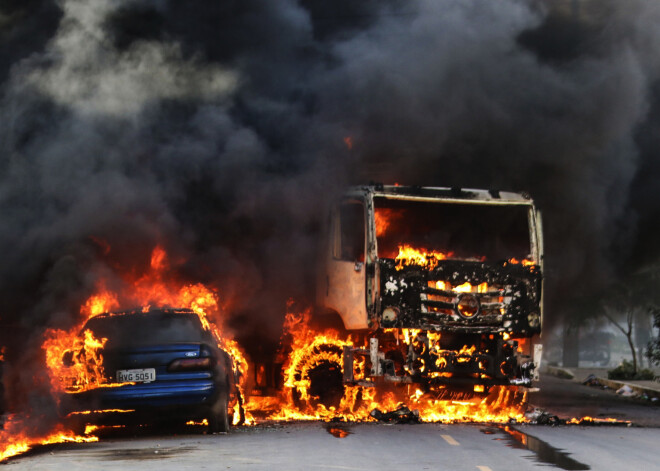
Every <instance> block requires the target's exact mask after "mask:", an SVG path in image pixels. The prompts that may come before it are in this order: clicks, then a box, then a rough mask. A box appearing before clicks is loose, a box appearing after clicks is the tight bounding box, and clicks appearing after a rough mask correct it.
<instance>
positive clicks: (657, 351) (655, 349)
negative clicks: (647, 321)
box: [646, 306, 660, 365]
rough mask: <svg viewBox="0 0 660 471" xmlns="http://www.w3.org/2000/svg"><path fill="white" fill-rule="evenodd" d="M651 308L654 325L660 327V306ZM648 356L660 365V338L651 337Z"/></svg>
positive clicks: (647, 350) (655, 363)
mask: <svg viewBox="0 0 660 471" xmlns="http://www.w3.org/2000/svg"><path fill="white" fill-rule="evenodd" d="M650 310H651V312H652V313H653V326H654V327H658V328H660V308H658V307H657V306H654V307H652V308H651V309H650ZM646 356H647V358H648V359H649V360H650V361H651V362H653V364H654V365H660V338H657V337H656V338H654V339H651V341H650V342H649V344H648V346H647V349H646Z"/></svg>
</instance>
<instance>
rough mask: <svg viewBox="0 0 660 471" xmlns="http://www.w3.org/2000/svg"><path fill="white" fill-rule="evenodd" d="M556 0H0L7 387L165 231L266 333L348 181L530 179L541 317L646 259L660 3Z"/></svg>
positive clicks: (237, 325)
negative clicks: (52, 334)
mask: <svg viewBox="0 0 660 471" xmlns="http://www.w3.org/2000/svg"><path fill="white" fill-rule="evenodd" d="M554 3H556V2H554ZM548 5H549V2H548V3H547V4H546V3H545V2H542V1H534V0H528V1H523V0H502V1H499V2H482V1H479V0H460V1H459V0H441V1H439V0H411V1H406V2H401V1H399V0H386V1H380V2H375V1H363V2H350V1H345V0H333V1H320V2H310V1H307V0H299V1H296V0H279V1H277V2H272V1H268V0H244V1H241V2H231V1H216V2H210V1H206V2H177V1H173V0H120V1H118V0H98V1H95V2H87V1H84V0H57V1H55V0H51V1H48V0H30V1H10V2H8V3H5V4H4V6H2V7H0V43H1V44H2V45H3V47H2V48H0V51H2V52H0V67H1V69H0V81H2V94H1V95H0V123H2V125H1V126H0V156H1V158H0V179H1V180H0V182H1V183H0V215H1V220H2V224H1V225H0V248H1V251H2V253H3V254H4V257H3V263H2V264H0V325H1V329H2V337H3V338H2V339H1V340H0V341H1V342H2V343H5V344H8V346H9V350H8V352H7V357H8V359H9V360H10V361H11V363H12V364H13V365H15V366H14V367H13V368H12V371H14V373H13V376H12V382H15V384H16V385H17V386H12V387H14V388H21V387H23V386H24V385H25V384H26V383H29V382H30V381H32V379H31V375H21V374H19V373H17V372H18V371H22V370H24V368H23V367H22V366H21V365H28V364H29V363H30V362H34V361H36V359H35V358H36V357H38V354H39V352H38V347H39V344H40V341H39V338H40V335H41V332H42V330H43V329H44V328H46V327H69V326H71V325H73V323H74V321H75V320H76V319H77V316H78V312H79V307H80V304H81V302H83V301H84V299H85V298H86V296H88V295H89V293H90V291H91V290H92V289H93V287H94V284H95V282H96V280H97V279H98V277H99V276H101V275H104V276H108V275H109V274H112V273H113V271H114V269H115V268H116V267H123V268H126V269H134V270H138V271H139V270H140V269H141V267H142V268H143V267H145V266H147V265H148V263H149V255H150V251H151V249H152V248H153V247H154V245H155V244H157V243H160V244H163V245H164V246H165V248H166V249H167V250H168V252H169V253H170V254H171V256H172V259H173V260H181V262H180V263H179V265H178V270H179V271H180V272H181V276H184V277H186V278H188V279H190V280H192V281H196V282H197V281H200V282H204V283H207V284H210V285H212V286H214V287H216V288H217V289H218V290H219V293H220V296H221V298H223V299H225V300H227V302H228V303H229V304H230V305H231V306H232V309H231V312H230V313H229V314H230V315H231V318H232V320H231V325H232V327H233V328H234V329H236V330H237V331H242V332H248V333H250V332H252V333H254V332H262V335H265V336H266V337H268V338H274V339H276V338H277V335H278V334H279V331H278V329H279V327H280V326H281V312H282V309H283V306H284V302H285V300H286V298H288V297H294V298H297V299H305V297H306V296H308V293H309V292H310V290H311V288H312V286H313V278H314V269H313V268H314V267H313V263H312V261H313V260H314V257H315V242H316V240H317V239H318V228H319V225H320V224H321V222H322V220H323V217H324V208H325V205H326V203H327V201H329V200H330V199H331V198H332V197H333V196H335V195H336V194H337V193H339V192H340V191H341V190H342V189H343V188H344V187H345V186H346V185H349V184H358V183H367V182H369V181H372V180H373V181H382V182H385V183H393V182H399V183H402V184H415V185H435V186H464V187H473V188H481V187H483V188H497V189H503V190H515V191H527V192H529V193H530V194H531V195H532V196H533V197H534V198H535V199H536V200H537V201H538V204H539V206H540V208H541V209H542V211H543V212H544V218H545V219H544V222H545V234H546V261H547V268H548V270H547V281H548V285H547V287H548V291H547V299H548V301H549V304H548V316H549V317H550V318H552V316H558V315H559V313H560V312H561V308H562V306H563V303H567V302H570V300H571V299H572V297H574V296H575V295H576V294H577V293H576V290H578V291H585V290H589V289H596V288H598V287H599V286H602V285H604V284H606V283H609V282H612V281H613V280H616V279H617V277H618V276H620V275H621V273H623V272H624V271H626V270H632V269H635V267H639V266H641V265H643V264H646V263H649V262H654V261H655V259H656V258H657V257H658V256H660V252H659V251H658V249H657V248H655V247H654V245H656V244H654V242H655V240H657V236H658V229H657V227H656V225H655V224H654V221H655V216H656V215H657V214H658V213H660V206H659V204H660V203H658V202H657V201H660V200H659V199H658V198H657V197H656V191H657V190H656V188H655V181H656V178H655V176H656V175H658V173H660V167H659V166H658V164H657V163H656V161H655V156H654V151H653V149H655V148H658V140H659V139H660V136H659V135H658V131H657V129H658V124H659V123H658V121H660V112H659V109H660V107H659V105H660V100H659V97H660V93H658V87H657V82H658V78H659V76H660V57H659V56H658V55H657V51H658V50H659V49H660V30H658V28H657V25H658V24H660V4H658V3H657V2H655V1H654V0H629V1H627V2H616V1H613V0H611V1H610V0H601V1H597V2H596V1H588V0H583V1H580V2H574V5H579V6H580V8H579V9H573V10H571V9H570V8H569V2H566V5H563V4H560V5H558V6H555V7H554V8H553V9H549V6H548ZM347 140H348V141H347ZM346 142H350V143H351V145H347V144H346ZM127 307H133V306H127ZM27 376H30V378H28V377H27Z"/></svg>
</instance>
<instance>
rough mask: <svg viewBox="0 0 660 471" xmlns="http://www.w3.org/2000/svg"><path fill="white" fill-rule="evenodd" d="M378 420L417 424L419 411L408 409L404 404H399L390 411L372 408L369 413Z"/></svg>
mask: <svg viewBox="0 0 660 471" xmlns="http://www.w3.org/2000/svg"><path fill="white" fill-rule="evenodd" d="M369 415H371V417H373V418H374V419H376V420H378V421H379V422H387V423H395V424H418V423H419V411H418V410H410V409H408V407H406V406H404V405H400V406H399V407H398V408H397V409H396V410H393V411H392V412H383V411H381V410H379V409H374V410H372V411H371V413H370V414H369Z"/></svg>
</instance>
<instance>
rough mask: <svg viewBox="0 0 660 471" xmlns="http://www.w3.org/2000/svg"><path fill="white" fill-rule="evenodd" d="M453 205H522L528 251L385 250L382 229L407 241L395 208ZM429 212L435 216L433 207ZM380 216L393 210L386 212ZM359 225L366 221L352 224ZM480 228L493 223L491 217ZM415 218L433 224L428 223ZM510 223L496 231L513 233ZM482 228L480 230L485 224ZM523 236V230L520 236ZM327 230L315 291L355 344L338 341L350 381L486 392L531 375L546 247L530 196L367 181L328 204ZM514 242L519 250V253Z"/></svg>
mask: <svg viewBox="0 0 660 471" xmlns="http://www.w3.org/2000/svg"><path fill="white" fill-rule="evenodd" d="M379 202H380V203H379ZM448 205H453V206H452V210H451V211H452V212H453V213H456V212H457V211H458V212H460V211H461V210H463V209H465V210H466V211H467V212H468V213H469V212H470V211H473V208H479V209H478V211H477V213H478V212H479V211H483V209H481V208H496V211H495V212H496V213H498V214H497V215H496V216H497V218H499V217H500V215H503V214H506V212H507V210H509V209H510V210H511V211H517V215H518V216H520V215H521V214H522V215H523V216H522V218H523V219H524V222H523V223H522V225H524V226H525V227H524V232H525V237H526V241H527V242H526V243H527V245H525V244H521V245H523V246H524V251H523V252H515V253H511V254H510V257H509V258H506V257H508V256H509V254H508V252H506V251H505V253H507V256H506V257H505V258H496V259H494V258H493V257H488V258H487V257H486V256H479V255H481V254H483V253H485V252H489V254H490V251H486V249H485V247H484V251H485V252H481V253H477V254H475V255H477V256H478V257H475V256H472V257H466V256H460V254H456V255H454V254H453V253H452V251H453V250H454V247H452V246H449V247H442V249H443V250H445V251H446V253H448V254H449V255H447V256H445V255H442V256H437V255H433V254H431V255H428V254H429V252H425V257H423V258H419V256H417V259H416V261H415V259H414V258H415V257H413V259H406V258H405V256H404V257H403V258H401V257H400V256H401V253H402V252H401V246H399V254H398V255H396V256H395V253H394V252H392V251H391V250H389V251H388V249H387V247H386V246H387V245H388V242H387V236H386V235H384V234H386V233H387V232H388V231H389V232H393V233H394V238H395V239H396V240H397V241H399V243H400V244H407V240H406V235H407V234H406V230H405V229H404V230H402V234H400V235H397V224H396V222H397V221H396V220H397V218H398V224H399V225H400V224H403V223H405V222H407V221H406V218H405V214H406V211H407V212H411V211H412V212H419V213H422V214H423V213H424V212H425V210H426V209H433V210H435V209H437V208H441V207H443V206H448ZM347 208H348V209H347ZM388 211H389V212H388ZM397 211H400V213H397ZM488 211H490V209H489V210H488ZM351 212H352V213H354V214H353V215H351ZM440 212H442V211H440ZM397 214H398V216H397ZM402 214H403V216H402ZM484 214H485V213H484ZM360 216H361V217H362V218H360ZM434 216H438V215H434V214H429V215H428V217H429V218H431V219H433V218H434ZM477 216H479V214H477ZM467 217H468V218H470V217H472V216H470V215H469V214H468V216H467ZM384 218H385V219H387V218H390V219H392V220H390V221H387V222H384ZM497 218H496V221H497V220H499V219H497ZM360 219H362V222H360ZM412 219H413V221H412V222H415V221H414V219H419V217H417V218H412ZM439 219H442V217H440V218H439ZM504 219H507V218H504ZM519 219H520V218H519ZM509 223H510V221H509ZM509 223H507V224H509ZM517 223H518V224H519V225H520V221H518V222H517ZM359 224H362V225H363V226H364V227H363V229H362V230H357V231H353V229H354V227H358V226H359ZM383 226H385V227H386V228H387V230H384V229H383ZM477 226H478V225H477ZM486 227H492V224H491V223H490V221H489V223H488V224H487V225H486ZM421 229H422V230H424V231H426V230H428V231H430V232H433V230H434V229H435V226H434V225H433V224H432V225H431V226H429V227H426V226H424V227H422V228H421ZM478 229H479V227H476V229H475V230H478ZM505 229H506V230H504V231H500V233H498V234H493V237H494V238H502V237H503V235H506V234H509V233H510V232H511V231H510V230H509V229H508V228H505ZM351 232H357V235H356V234H355V233H351ZM495 232H497V231H495ZM518 232H519V233H520V232H523V230H520V231H518ZM433 233H438V234H439V232H437V231H436V232H433ZM424 235H425V237H426V233H425V234H424ZM483 237H484V238H485V239H486V240H487V239H488V238H489V237H490V235H489V234H484V235H483ZM525 237H522V236H520V234H519V237H518V239H521V240H522V239H524V238H525ZM390 238H391V237H390ZM412 238H413V239H415V237H414V234H413V236H412ZM329 239H330V240H329V241H328V242H329V243H328V246H327V248H328V251H327V252H326V255H325V260H324V261H325V267H326V270H325V273H324V274H325V276H324V277H322V278H320V279H319V286H318V288H319V290H318V291H319V296H318V301H319V304H320V305H321V307H322V309H323V312H325V313H328V312H333V313H336V314H338V315H339V317H341V319H342V321H343V324H344V326H345V327H346V329H347V330H348V331H349V332H351V333H352V334H354V335H353V338H357V339H358V341H357V342H355V345H356V346H355V347H344V351H343V377H344V382H345V383H348V384H361V385H364V386H373V385H376V384H378V383H380V382H389V383H404V384H405V383H415V384H418V385H422V386H423V387H426V388H433V387H436V386H437V387H440V388H451V389H460V390H468V389H469V390H474V391H487V390H488V388H489V387H490V386H493V385H518V386H528V387H529V386H531V384H532V380H533V379H535V368H536V367H537V366H538V365H539V363H540V360H541V345H540V343H539V342H538V339H539V335H540V331H541V323H542V292H543V284H542V262H543V254H542V236H541V222H540V214H539V213H538V211H537V210H536V209H535V208H534V206H533V203H532V201H531V200H530V199H529V198H528V197H527V196H525V195H519V194H515V193H499V192H487V191H483V190H457V189H444V188H409V187H387V186H370V187H362V188H358V189H354V190H353V191H351V192H349V194H348V195H347V196H346V197H345V198H344V199H343V200H342V201H341V202H340V203H338V205H337V207H336V208H335V209H334V211H333V213H332V216H331V221H330V238H329ZM445 239H446V237H445ZM356 240H357V241H358V242H356ZM362 241H364V242H362ZM496 242H497V243H495V244H491V245H493V246H497V247H498V250H499V248H500V246H501V245H502V244H501V241H499V240H498V241H496ZM426 243H428V241H425V244H426ZM361 244H364V249H361V248H360V245H361ZM379 244H380V247H379ZM346 245H349V246H350V245H353V247H346ZM459 245H460V244H459ZM476 245H478V244H476ZM485 245H488V243H487V244H485ZM470 250H473V251H474V249H473V248H472V247H470ZM417 253H419V251H418V252H417ZM519 253H522V255H520V259H517V258H515V256H518V254H519ZM499 256H500V254H499V253H498V257H499ZM434 257H435V258H434ZM523 259H524V260H523ZM363 358H364V359H365V360H366V365H367V366H366V368H358V369H359V370H362V372H358V373H357V374H356V371H355V369H354V365H355V364H356V361H362V359H363ZM363 364H364V363H363ZM365 370H366V371H365Z"/></svg>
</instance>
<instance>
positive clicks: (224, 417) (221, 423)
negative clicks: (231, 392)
mask: <svg viewBox="0 0 660 471" xmlns="http://www.w3.org/2000/svg"><path fill="white" fill-rule="evenodd" d="M208 422H209V432H210V433H227V432H229V397H228V395H227V391H222V392H221V393H220V395H219V396H218V399H217V400H216V401H215V404H213V406H211V411H210V413H209V417H208Z"/></svg>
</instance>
